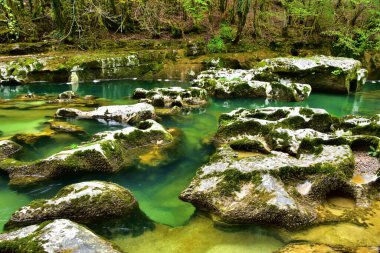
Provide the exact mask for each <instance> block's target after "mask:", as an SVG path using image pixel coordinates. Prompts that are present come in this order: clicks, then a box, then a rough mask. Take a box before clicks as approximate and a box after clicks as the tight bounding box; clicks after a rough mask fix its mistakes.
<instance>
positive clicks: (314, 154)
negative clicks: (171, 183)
mask: <svg viewBox="0 0 380 253" xmlns="http://www.w3.org/2000/svg"><path fill="white" fill-rule="evenodd" d="M348 118H349V117H346V118H342V119H340V118H336V117H334V116H331V115H330V114H328V113H327V112H326V111H325V110H322V109H310V108H303V107H280V108H274V107H269V108H261V109H253V110H247V109H237V110H234V111H232V112H230V113H226V114H222V115H221V117H220V120H219V128H218V131H217V133H216V135H215V137H214V140H215V144H216V146H217V151H216V153H215V154H214V155H213V156H212V157H211V159H210V162H209V163H208V164H206V165H204V166H203V167H201V168H200V169H199V170H198V172H197V174H196V176H195V177H194V179H193V181H192V182H191V184H190V186H189V187H188V188H187V189H186V190H185V191H184V192H182V194H181V196H180V198H181V199H183V200H185V201H188V202H191V203H192V204H194V205H195V206H196V207H197V208H199V209H200V210H204V211H206V212H209V213H211V214H212V216H213V218H214V219H215V220H218V221H222V222H227V223H237V224H251V223H259V224H271V225H276V226H280V227H286V228H296V227H305V226H309V225H312V224H319V223H323V222H332V221H336V220H346V221H349V220H350V219H351V218H352V216H350V215H348V213H347V214H345V215H341V216H337V215H334V214H332V213H330V212H329V211H328V210H326V209H325V208H323V206H322V205H321V204H322V203H324V202H325V200H326V198H327V197H328V196H329V195H330V194H335V192H339V193H340V194H342V195H343V196H349V197H350V198H352V199H354V201H356V206H357V208H358V209H360V208H366V207H367V206H368V202H369V199H368V198H367V195H366V190H365V189H366V188H367V187H368V186H363V185H358V184H355V183H354V182H351V179H352V176H353V174H354V166H355V160H354V155H353V152H352V149H356V148H359V147H363V146H364V147H365V148H367V149H368V147H369V145H374V146H375V147H379V143H380V139H379V138H378V137H377V136H376V131H377V130H378V128H379V125H378V124H377V121H376V118H373V119H369V121H370V122H372V123H371V124H374V126H373V129H372V130H373V131H372V132H373V135H371V133H372V132H369V131H368V129H361V128H358V127H360V126H359V124H360V122H362V121H359V122H357V121H355V122H354V123H353V125H349V126H348V125H347V120H349V119H348ZM351 130H352V131H351Z"/></svg>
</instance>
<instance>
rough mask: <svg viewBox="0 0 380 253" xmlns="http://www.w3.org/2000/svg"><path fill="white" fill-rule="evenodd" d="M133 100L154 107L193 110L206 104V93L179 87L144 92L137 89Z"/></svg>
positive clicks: (201, 90) (203, 90) (196, 89)
mask: <svg viewBox="0 0 380 253" xmlns="http://www.w3.org/2000/svg"><path fill="white" fill-rule="evenodd" d="M132 98H133V99H139V100H140V102H146V103H149V104H152V105H153V106H155V107H169V108H171V107H175V106H177V107H183V108H194V107H200V106H204V105H206V104H207V99H208V95H207V91H206V90H205V89H201V88H198V87H190V88H187V89H184V88H181V87H170V88H156V89H152V90H146V89H143V88H138V89H136V90H135V91H134V92H133V95H132Z"/></svg>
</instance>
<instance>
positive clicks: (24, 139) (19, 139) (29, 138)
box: [11, 128, 55, 145]
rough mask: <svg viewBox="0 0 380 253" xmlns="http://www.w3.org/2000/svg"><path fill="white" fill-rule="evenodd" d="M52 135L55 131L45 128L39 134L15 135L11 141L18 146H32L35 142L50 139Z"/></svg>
mask: <svg viewBox="0 0 380 253" xmlns="http://www.w3.org/2000/svg"><path fill="white" fill-rule="evenodd" d="M54 134H55V131H53V130H51V129H48V128H47V129H44V130H43V131H41V132H39V133H30V134H29V133H28V134H15V135H13V136H12V138H11V140H12V141H14V142H16V143H18V144H20V145H33V144H35V143H37V142H41V141H44V140H47V139H50V138H51V137H52V136H53V135H54Z"/></svg>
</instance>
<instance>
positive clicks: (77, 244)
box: [0, 219, 120, 253]
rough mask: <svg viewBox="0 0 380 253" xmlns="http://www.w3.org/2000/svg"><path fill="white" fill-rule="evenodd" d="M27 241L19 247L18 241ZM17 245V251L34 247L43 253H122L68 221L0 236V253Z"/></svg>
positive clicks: (55, 222) (59, 221)
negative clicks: (4, 245) (3, 248)
mask: <svg viewBox="0 0 380 253" xmlns="http://www.w3.org/2000/svg"><path fill="white" fill-rule="evenodd" d="M24 238H28V240H27V241H26V242H25V241H24V242H23V243H24V244H20V243H19V241H18V240H20V239H24ZM5 243H7V244H9V243H10V244H14V245H15V246H16V245H17V248H18V251H15V252H20V253H21V252H25V251H26V249H27V248H30V246H31V245H34V247H38V249H39V250H41V252H46V253H56V252H72V253H92V252H95V253H120V251H118V250H116V249H115V248H114V247H113V246H112V244H111V243H109V242H107V241H106V240H104V239H102V238H100V237H99V236H97V235H96V234H94V233H93V232H91V231H90V230H88V229H86V228H84V227H82V226H80V225H78V224H76V223H74V222H72V221H69V220H65V219H59V220H54V221H53V222H51V223H49V224H47V225H45V226H42V225H32V226H28V227H25V228H22V229H19V230H15V231H13V232H10V233H4V234H1V235H0V251H1V248H2V246H3V244H5Z"/></svg>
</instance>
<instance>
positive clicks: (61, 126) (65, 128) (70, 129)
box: [48, 121, 86, 134]
mask: <svg viewBox="0 0 380 253" xmlns="http://www.w3.org/2000/svg"><path fill="white" fill-rule="evenodd" d="M48 124H49V126H50V129H51V130H54V131H55V132H58V133H70V134H86V131H85V130H84V129H83V128H82V127H80V126H77V125H74V124H71V123H69V122H64V121H49V122H48Z"/></svg>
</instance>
